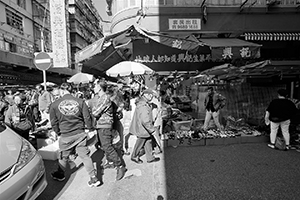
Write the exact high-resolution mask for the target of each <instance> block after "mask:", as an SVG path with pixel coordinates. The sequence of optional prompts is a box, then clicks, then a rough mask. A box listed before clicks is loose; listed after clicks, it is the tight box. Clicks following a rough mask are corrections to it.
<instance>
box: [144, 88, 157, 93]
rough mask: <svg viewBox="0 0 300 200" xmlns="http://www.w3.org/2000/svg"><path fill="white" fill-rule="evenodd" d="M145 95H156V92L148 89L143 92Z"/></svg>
mask: <svg viewBox="0 0 300 200" xmlns="http://www.w3.org/2000/svg"><path fill="white" fill-rule="evenodd" d="M143 94H154V91H153V90H151V89H146V90H144V91H143Z"/></svg>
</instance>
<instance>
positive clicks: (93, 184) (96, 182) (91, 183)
mask: <svg viewBox="0 0 300 200" xmlns="http://www.w3.org/2000/svg"><path fill="white" fill-rule="evenodd" d="M100 184H101V182H100V181H99V180H98V178H97V177H96V176H93V177H91V179H90V180H89V182H88V186H89V187H97V186H99V185H100Z"/></svg>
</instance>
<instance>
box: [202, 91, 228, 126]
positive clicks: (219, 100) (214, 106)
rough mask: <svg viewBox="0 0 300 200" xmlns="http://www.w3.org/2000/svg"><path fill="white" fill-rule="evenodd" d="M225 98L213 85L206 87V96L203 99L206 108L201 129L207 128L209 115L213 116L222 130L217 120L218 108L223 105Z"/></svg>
mask: <svg viewBox="0 0 300 200" xmlns="http://www.w3.org/2000/svg"><path fill="white" fill-rule="evenodd" d="M225 103H226V98H225V97H224V96H222V95H221V94H219V93H217V92H216V91H214V88H213V87H208V88H207V96H206V97H205V100H204V107H205V109H206V114H205V121H204V126H203V129H204V130H207V127H208V125H209V122H210V120H211V117H213V119H214V122H215V124H216V126H217V127H218V129H219V130H221V131H222V130H223V127H222V126H221V124H220V122H219V114H220V110H221V109H222V108H223V107H224V106H225Z"/></svg>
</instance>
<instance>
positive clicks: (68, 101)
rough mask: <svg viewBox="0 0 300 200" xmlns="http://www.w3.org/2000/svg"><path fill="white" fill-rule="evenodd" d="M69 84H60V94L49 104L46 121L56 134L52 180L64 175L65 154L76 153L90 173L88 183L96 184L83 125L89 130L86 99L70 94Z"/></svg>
mask: <svg viewBox="0 0 300 200" xmlns="http://www.w3.org/2000/svg"><path fill="white" fill-rule="evenodd" d="M71 91H72V86H71V85H70V84H68V83H63V84H62V85H61V96H62V97H61V98H59V99H58V100H56V101H55V102H53V103H52V104H51V106H50V121H51V126H52V128H53V130H54V131H55V132H56V133H57V134H58V135H60V138H59V149H60V156H59V159H58V168H57V170H56V171H54V172H53V173H51V176H52V178H53V179H54V180H58V181H63V180H64V179H65V173H64V171H65V169H66V167H67V164H68V160H69V157H70V156H72V155H74V154H75V155H78V156H79V157H80V158H81V159H82V161H83V164H84V167H85V169H86V171H87V172H88V174H89V176H90V181H88V186H90V187H96V186H99V185H100V181H99V180H98V178H97V177H96V170H95V168H94V165H93V162H92V159H91V158H90V156H89V153H90V150H89V148H88V147H87V134H86V133H85V129H88V130H92V128H93V127H92V119H91V115H90V112H89V110H88V107H87V105H86V103H85V102H84V101H83V100H82V99H79V98H75V97H74V96H72V95H71V94H70V92H71Z"/></svg>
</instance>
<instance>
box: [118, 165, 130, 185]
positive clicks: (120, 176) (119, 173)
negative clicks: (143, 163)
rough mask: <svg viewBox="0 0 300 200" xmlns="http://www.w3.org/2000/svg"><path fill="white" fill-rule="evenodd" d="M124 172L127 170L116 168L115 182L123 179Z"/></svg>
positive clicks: (121, 167)
mask: <svg viewBox="0 0 300 200" xmlns="http://www.w3.org/2000/svg"><path fill="white" fill-rule="evenodd" d="M126 171H127V169H126V168H125V167H124V166H120V167H117V176H116V180H117V181H119V180H121V179H122V178H123V177H124V175H125V173H126Z"/></svg>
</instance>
